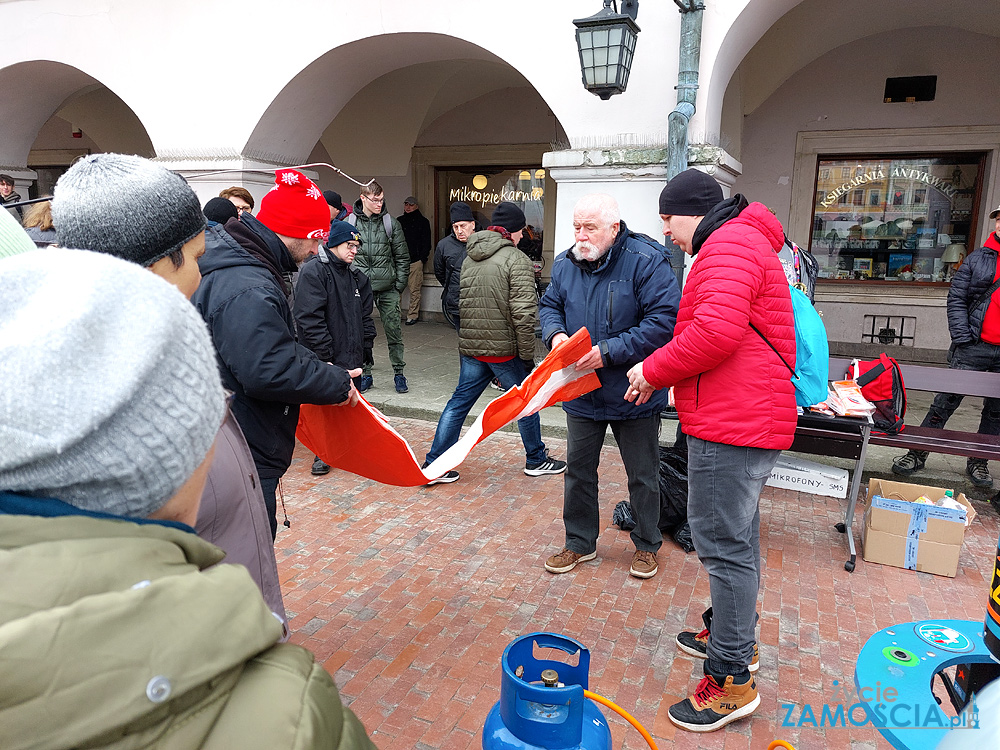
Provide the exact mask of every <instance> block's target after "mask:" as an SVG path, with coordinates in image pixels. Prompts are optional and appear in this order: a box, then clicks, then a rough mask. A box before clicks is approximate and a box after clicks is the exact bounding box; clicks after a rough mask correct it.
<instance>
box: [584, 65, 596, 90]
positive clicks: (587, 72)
mask: <svg viewBox="0 0 1000 750" xmlns="http://www.w3.org/2000/svg"><path fill="white" fill-rule="evenodd" d="M583 80H584V81H586V82H587V85H588V86H593V85H594V69H593V68H592V67H590V68H584V69H583Z"/></svg>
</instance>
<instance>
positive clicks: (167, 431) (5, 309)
mask: <svg viewBox="0 0 1000 750" xmlns="http://www.w3.org/2000/svg"><path fill="white" fill-rule="evenodd" d="M0 382H2V383H3V384H4V398H3V399H0V445H2V446H3V450H2V451H0V601H2V602H3V606H0V675H3V678H2V679H0V747H2V748H4V750H21V749H26V748H40V747H49V748H70V747H87V748H139V747H154V746H155V747H157V748H166V749H167V750H187V749H188V748H220V749H222V748H268V750H273V749H275V748H289V749H290V748H302V749H303V750H305V749H306V748H308V749H310V750H312V749H313V748H315V749H317V750H318V749H319V748H323V749H324V750H326V749H327V748H337V749H339V750H348V749H349V748H363V749H364V750H368V749H369V748H373V747H374V746H373V745H372V743H371V741H370V740H369V739H368V737H367V736H366V735H365V731H364V727H363V726H362V725H361V723H360V722H359V721H358V719H357V717H355V716H354V714H353V713H351V712H350V711H349V710H348V709H346V708H344V707H343V706H342V705H341V703H340V699H339V695H338V693H337V688H336V686H335V685H334V683H333V680H332V679H331V677H330V675H329V674H328V673H327V672H326V671H325V670H324V669H323V668H322V666H320V665H317V664H316V662H315V660H314V658H313V655H312V654H311V653H309V652H308V651H306V650H305V649H303V648H301V647H299V646H292V645H290V644H282V643H278V640H279V639H280V638H281V635H282V623H281V622H280V621H279V619H278V618H277V617H275V616H274V615H272V613H271V612H270V611H269V610H268V608H267V606H266V605H265V603H264V600H263V599H262V598H261V595H260V591H259V590H258V588H257V586H256V585H255V584H254V582H253V580H252V579H251V578H250V575H249V574H248V572H247V570H246V568H245V567H243V566H240V565H218V564H217V563H219V562H220V561H221V560H222V558H223V556H224V553H223V552H222V550H220V549H219V548H218V547H215V546H213V545H211V544H209V543H208V542H205V541H203V540H202V539H199V538H198V537H197V536H196V535H195V533H194V529H193V528H192V526H193V524H194V522H195V519H196V518H197V515H198V506H199V502H200V498H201V494H202V489H203V486H204V484H205V478H206V475H207V473H208V468H209V465H210V464H211V463H212V457H213V452H214V446H213V443H214V440H215V436H216V432H217V431H218V428H219V425H220V424H221V422H222V419H223V416H224V413H225V394H224V392H223V389H222V385H221V382H220V379H219V372H218V368H217V366H216V360H215V350H214V348H213V346H212V341H211V338H210V337H209V334H208V330H207V328H206V327H205V323H204V322H203V321H202V320H201V317H200V316H199V315H198V312H197V310H195V308H194V307H193V306H192V305H191V304H190V302H189V301H188V300H187V298H186V297H185V296H184V295H183V294H181V292H180V291H178V290H177V289H176V288H175V287H174V286H173V285H171V284H169V283H168V282H166V281H164V280H163V279H161V278H159V277H157V276H155V275H154V274H151V273H148V272H147V271H146V270H144V269H143V268H141V267H139V266H138V265H135V264H133V263H129V262H126V261H124V260H121V259H119V258H115V257H112V256H110V255H106V254H102V253H93V252H86V251H81V250H68V249H51V250H48V251H46V252H45V253H41V252H29V253H23V254H21V255H17V256H15V257H10V258H5V259H4V260H3V261H2V262H0Z"/></svg>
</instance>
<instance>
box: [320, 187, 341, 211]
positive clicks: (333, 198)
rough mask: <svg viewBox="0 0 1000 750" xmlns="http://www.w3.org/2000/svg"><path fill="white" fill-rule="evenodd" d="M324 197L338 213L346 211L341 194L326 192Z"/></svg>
mask: <svg viewBox="0 0 1000 750" xmlns="http://www.w3.org/2000/svg"><path fill="white" fill-rule="evenodd" d="M323 197H324V198H326V204H327V205H328V206H333V207H334V208H335V209H337V210H338V211H343V210H344V202H343V201H342V200H341V199H340V193H335V192H333V191H332V190H324V191H323Z"/></svg>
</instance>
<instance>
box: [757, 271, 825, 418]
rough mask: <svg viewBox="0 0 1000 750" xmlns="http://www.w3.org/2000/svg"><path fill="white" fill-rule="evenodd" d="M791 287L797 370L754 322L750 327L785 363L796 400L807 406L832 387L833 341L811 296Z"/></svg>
mask: <svg viewBox="0 0 1000 750" xmlns="http://www.w3.org/2000/svg"><path fill="white" fill-rule="evenodd" d="M788 290H789V292H791V295H792V315H793V316H794V317H795V369H794V370H793V369H792V367H791V365H789V364H788V362H785V358H784V357H782V356H781V352H779V351H778V350H777V349H775V348H774V345H773V344H772V343H771V342H770V341H768V340H767V337H766V336H765V335H764V334H763V333H761V332H760V331H759V330H758V328H757V326H755V325H754V324H753V323H751V324H750V327H751V328H753V330H754V331H756V333H757V335H758V336H760V337H761V338H762V339H764V343H765V344H767V345H768V346H769V347H771V350H772V351H773V352H774V353H775V354H777V355H778V358H779V359H780V360H781V361H782V362H784V363H785V367H787V368H788V371H789V372H790V373H791V374H792V383H793V384H794V385H795V403H796V404H798V405H799V406H801V407H802V408H807V407H810V406H812V405H813V404H818V403H819V402H820V401H826V397H827V392H828V390H829V387H830V385H829V381H830V344H829V342H828V341H827V338H826V326H824V325H823V319H822V318H821V317H820V316H819V313H818V312H816V308H815V307H813V305H812V303H811V302H810V301H809V298H808V297H807V296H806V295H805V293H804V292H803V291H802V290H801V289H797V288H796V287H794V286H790V287H788Z"/></svg>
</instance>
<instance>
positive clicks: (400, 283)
mask: <svg viewBox="0 0 1000 750" xmlns="http://www.w3.org/2000/svg"><path fill="white" fill-rule="evenodd" d="M385 212H386V208H385V205H384V204H383V206H382V210H381V211H380V212H379V213H377V214H372V215H371V216H365V211H364V206H363V205H362V204H361V199H360V198H359V199H358V200H357V201H355V202H354V219H355V223H354V227H355V229H357V230H358V234H360V235H361V249H360V250H358V254H357V255H356V256H355V257H354V263H352V264H351V267H352V268H356V269H358V270H359V271H361V272H362V273H364V275H365V276H367V277H368V280H369V281H370V282H371V283H372V291H373V292H388V291H397V292H401V291H403V290H404V289H406V282H407V281H408V280H409V278H410V248H409V247H408V246H407V244H406V235H404V234H403V227H402V226H400V224H399V222H398V221H396V220H395V219H394V218H392V217H391V216H390V217H388V218H389V225H390V226H391V227H392V236H391V237H390V236H389V235H387V234H386V232H385V221H384V220H383V218H382V216H383V214H385Z"/></svg>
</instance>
